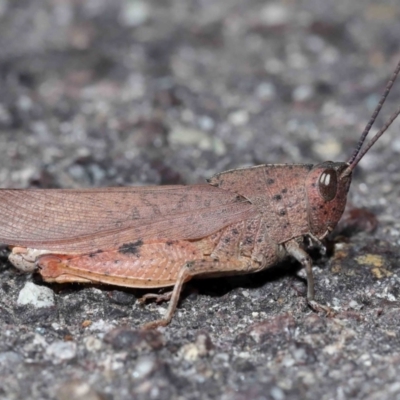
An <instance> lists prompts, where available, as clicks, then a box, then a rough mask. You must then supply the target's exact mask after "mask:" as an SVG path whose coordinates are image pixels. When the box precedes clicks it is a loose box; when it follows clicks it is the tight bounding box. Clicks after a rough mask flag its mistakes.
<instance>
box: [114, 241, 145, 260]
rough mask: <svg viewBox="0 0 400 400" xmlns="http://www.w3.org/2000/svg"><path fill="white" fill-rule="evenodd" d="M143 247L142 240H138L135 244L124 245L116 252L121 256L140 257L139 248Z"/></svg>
mask: <svg viewBox="0 0 400 400" xmlns="http://www.w3.org/2000/svg"><path fill="white" fill-rule="evenodd" d="M142 245H143V240H141V239H139V240H137V241H136V242H131V243H124V244H123V245H122V246H120V247H119V248H118V251H119V252H120V253H121V254H134V255H135V256H137V257H139V255H140V248H141V247H142Z"/></svg>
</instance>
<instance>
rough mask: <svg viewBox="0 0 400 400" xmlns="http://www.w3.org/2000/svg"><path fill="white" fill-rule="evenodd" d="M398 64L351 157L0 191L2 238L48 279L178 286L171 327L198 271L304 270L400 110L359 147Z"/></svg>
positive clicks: (23, 264) (310, 296)
mask: <svg viewBox="0 0 400 400" xmlns="http://www.w3.org/2000/svg"><path fill="white" fill-rule="evenodd" d="M399 71H400V63H399V64H398V65H397V68H396V70H395V71H394V73H393V75H392V77H391V79H390V80H389V82H388V84H387V86H386V89H385V92H384V94H383V96H382V98H381V100H380V102H379V104H378V105H377V107H376V109H375V111H374V113H373V115H372V116H371V119H370V121H369V122H368V124H367V126H366V128H365V130H364V132H363V134H362V135H361V138H360V141H359V143H358V145H357V148H356V149H355V151H354V154H353V155H352V157H351V158H350V160H349V161H348V162H331V161H326V162H323V163H321V164H318V165H315V166H313V165H304V164H295V165H290V164H279V165H259V166H256V167H251V168H244V169H236V170H230V171H226V172H222V173H219V174H216V175H214V176H213V177H212V178H211V179H209V180H208V184H203V185H194V186H161V187H124V188H120V187H116V188H103V189H80V190H68V189H65V190H64V189H48V190H43V189H42V190H41V189H27V190H19V189H1V190H0V227H1V231H0V243H4V244H7V245H11V246H13V248H12V252H11V254H10V256H9V260H10V261H11V263H12V264H14V265H15V266H16V267H17V268H19V269H22V270H24V271H32V270H34V269H36V268H38V270H39V272H40V274H41V276H42V277H43V279H44V280H45V281H47V282H59V283H64V282H82V283H107V284H112V285H119V286H126V287H133V288H159V287H168V286H173V290H172V292H171V294H170V304H169V308H168V311H167V313H166V316H165V317H164V318H162V319H160V320H157V321H154V322H151V323H149V324H146V325H145V327H146V328H152V327H156V326H162V325H167V324H168V323H169V322H170V321H171V318H172V315H173V313H174V311H175V309H176V306H177V303H178V300H179V296H180V293H181V291H182V285H183V284H184V283H185V282H187V281H188V280H190V279H191V278H194V277H196V278H197V277H199V278H200V277H201V278H205V277H213V276H220V275H227V274H245V273H250V272H257V271H260V270H263V269H266V268H269V267H271V266H272V265H274V264H276V263H277V262H278V261H279V260H282V259H283V258H284V257H286V256H287V255H290V256H292V257H294V258H295V259H296V260H297V261H299V262H300V263H301V264H302V266H303V267H304V268H305V270H306V275H307V284H308V291H307V300H308V302H309V304H310V306H311V307H313V308H321V307H322V308H323V306H320V305H318V304H317V303H316V302H315V301H314V278H313V273H312V260H311V258H310V256H309V255H308V254H307V252H306V251H305V249H304V247H303V241H304V238H307V237H308V238H309V239H311V240H312V241H314V242H316V243H318V244H321V242H320V241H321V240H322V239H324V238H325V237H326V236H327V235H328V234H329V233H330V232H332V230H333V229H334V228H335V226H336V224H337V223H338V221H339V219H340V217H341V216H342V213H343V211H344V208H345V205H346V196H347V192H348V190H349V187H350V182H351V176H352V171H353V169H354V168H355V167H356V165H357V164H358V163H359V161H360V160H361V159H362V157H363V156H364V155H365V154H366V152H367V151H368V150H369V149H370V148H371V147H372V146H373V144H374V143H375V142H376V141H377V140H378V138H379V137H380V136H381V135H382V134H383V133H384V132H385V131H386V130H387V129H388V127H389V126H390V125H391V123H392V122H393V121H394V120H395V118H396V117H397V116H398V115H399V114H400V109H399V110H398V111H397V112H396V113H395V114H393V116H392V117H391V118H390V119H389V121H388V122H387V123H386V124H385V125H384V127H383V128H382V129H381V130H380V131H379V132H378V133H377V134H376V135H375V136H374V137H373V139H372V140H371V141H370V142H369V143H368V144H367V146H366V147H365V149H364V150H363V151H361V147H362V145H363V143H364V140H365V138H366V136H367V134H368V132H369V130H370V128H371V126H372V124H373V123H374V121H375V119H376V117H377V115H378V113H379V111H380V109H381V108H382V105H383V103H384V101H385V99H386V97H387V95H388V94H389V91H390V89H391V88H392V86H393V84H394V81H395V79H396V77H397V75H398V73H399Z"/></svg>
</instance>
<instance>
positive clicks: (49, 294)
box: [17, 282, 55, 308]
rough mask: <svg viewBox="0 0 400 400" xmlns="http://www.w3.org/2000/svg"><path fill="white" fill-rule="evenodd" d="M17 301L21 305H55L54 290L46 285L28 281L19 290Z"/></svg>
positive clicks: (37, 306)
mask: <svg viewBox="0 0 400 400" xmlns="http://www.w3.org/2000/svg"><path fill="white" fill-rule="evenodd" d="M17 303H18V304H19V305H21V306H24V305H28V304H29V305H31V306H34V307H36V308H41V307H53V306H54V304H55V302H54V292H53V291H52V290H51V289H49V288H47V287H45V286H38V285H35V284H34V283H32V282H27V283H26V284H25V286H24V287H23V288H22V289H21V291H20V292H19V296H18V300H17Z"/></svg>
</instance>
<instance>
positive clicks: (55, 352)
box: [46, 340, 76, 364]
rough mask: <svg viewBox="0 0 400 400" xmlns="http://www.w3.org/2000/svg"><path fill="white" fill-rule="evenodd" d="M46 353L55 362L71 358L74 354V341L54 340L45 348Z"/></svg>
mask: <svg viewBox="0 0 400 400" xmlns="http://www.w3.org/2000/svg"><path fill="white" fill-rule="evenodd" d="M46 355H47V356H48V357H49V358H50V359H51V360H52V361H53V362H54V363H55V364H59V363H62V362H63V361H68V360H71V359H73V358H74V357H75V356H76V343H74V342H62V341H60V340H59V341H56V342H54V343H52V344H51V345H50V346H49V347H48V348H47V349H46Z"/></svg>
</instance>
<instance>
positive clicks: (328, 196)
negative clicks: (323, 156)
mask: <svg viewBox="0 0 400 400" xmlns="http://www.w3.org/2000/svg"><path fill="white" fill-rule="evenodd" d="M318 190H319V194H320V195H321V197H322V198H323V199H324V200H325V201H331V200H333V199H334V198H335V196H336V192H337V175H336V171H335V170H334V169H333V168H327V169H325V170H324V172H322V174H321V175H320V176H319V179H318Z"/></svg>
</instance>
